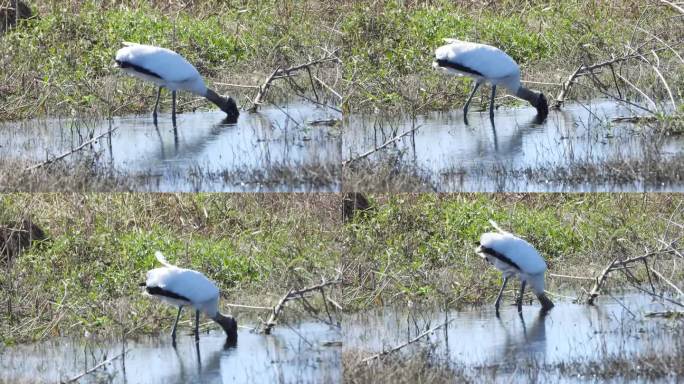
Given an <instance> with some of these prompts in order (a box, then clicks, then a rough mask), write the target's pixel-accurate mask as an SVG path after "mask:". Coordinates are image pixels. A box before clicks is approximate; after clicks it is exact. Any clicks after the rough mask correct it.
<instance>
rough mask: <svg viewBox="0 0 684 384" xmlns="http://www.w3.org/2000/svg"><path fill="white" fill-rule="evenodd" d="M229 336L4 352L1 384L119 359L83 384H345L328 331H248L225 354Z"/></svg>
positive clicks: (302, 327)
mask: <svg viewBox="0 0 684 384" xmlns="http://www.w3.org/2000/svg"><path fill="white" fill-rule="evenodd" d="M224 341H225V337H224V334H223V333H221V332H212V333H209V334H203V335H202V336H201V339H200V342H199V349H198V348H196V346H195V342H194V337H192V336H188V335H183V336H182V337H181V336H180V334H179V339H178V346H177V349H174V348H173V347H172V346H171V340H170V337H169V335H160V336H157V337H144V338H140V339H138V340H135V341H132V340H129V341H127V342H126V343H125V345H124V344H122V343H121V342H120V341H106V340H105V341H94V340H90V341H89V340H83V339H69V338H59V339H55V340H51V341H49V342H43V343H39V344H31V345H20V346H16V347H10V348H7V349H5V350H2V349H0V382H2V383H34V382H60V381H65V380H68V379H70V378H73V377H75V376H77V375H79V374H81V373H83V372H85V371H87V370H88V369H90V368H92V367H94V366H95V365H97V364H98V363H100V362H102V361H105V360H107V359H108V358H111V357H114V356H116V355H118V354H120V353H121V352H122V349H123V348H124V346H125V348H126V350H127V352H126V353H125V355H124V357H123V358H117V359H115V360H113V361H112V362H111V363H109V364H106V365H104V366H103V367H102V368H99V369H97V370H96V371H94V372H93V373H90V374H88V375H86V376H84V377H83V378H82V379H81V380H80V382H85V383H94V382H113V383H129V384H130V383H289V382H297V383H324V382H328V383H330V382H340V380H341V363H340V349H341V348H340V347H339V341H340V333H339V330H337V329H336V328H330V327H329V326H327V325H325V324H320V323H301V324H299V325H292V326H291V328H290V327H288V326H286V325H282V326H280V327H278V328H277V329H276V330H275V331H274V334H273V335H270V336H266V335H261V334H254V333H251V332H249V331H242V330H241V331H240V333H239V336H238V344H237V346H236V347H233V348H224Z"/></svg>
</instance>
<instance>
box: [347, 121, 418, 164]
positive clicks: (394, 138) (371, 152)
mask: <svg viewBox="0 0 684 384" xmlns="http://www.w3.org/2000/svg"><path fill="white" fill-rule="evenodd" d="M420 127H421V126H420V125H419V126H417V127H415V128H411V129H409V130H408V131H406V132H404V133H402V134H401V135H399V136H395V137H393V138H391V139H389V140H387V141H386V142H384V143H383V144H382V145H381V146H379V147H376V148H373V149H371V150H370V151H367V152H366V153H363V154H361V155H359V156H357V157H353V158H351V159H349V160H345V161H343V162H342V165H347V164H349V163H351V162H354V161H356V160H360V159H363V158H365V157H368V156H370V155H372V154H373V153H375V152H377V151H379V150H381V149H383V148H385V147H386V146H388V145H390V144H392V143H394V142H395V141H397V140H399V139H401V138H402V137H404V136H406V135H408V134H409V133H413V132H415V131H416V130H417V129H418V128H420Z"/></svg>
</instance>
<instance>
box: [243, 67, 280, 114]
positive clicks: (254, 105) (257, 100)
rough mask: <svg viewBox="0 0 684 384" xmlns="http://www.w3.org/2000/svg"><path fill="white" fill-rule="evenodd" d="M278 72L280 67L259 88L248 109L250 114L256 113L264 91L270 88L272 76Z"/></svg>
mask: <svg viewBox="0 0 684 384" xmlns="http://www.w3.org/2000/svg"><path fill="white" fill-rule="evenodd" d="M279 70H280V67H278V68H276V69H275V71H273V73H271V76H269V77H268V79H266V81H265V82H264V84H263V85H262V86H260V87H259V92H258V93H257V95H256V97H255V98H254V102H253V103H252V106H251V107H250V108H249V111H250V112H256V111H257V108H259V105H260V104H261V99H262V98H263V97H264V95H266V91H267V90H268V87H270V86H271V81H273V76H275V75H276V73H278V71H279Z"/></svg>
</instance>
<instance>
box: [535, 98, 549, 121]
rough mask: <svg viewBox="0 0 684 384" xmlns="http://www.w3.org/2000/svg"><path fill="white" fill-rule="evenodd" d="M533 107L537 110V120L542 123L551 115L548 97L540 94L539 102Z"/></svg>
mask: <svg viewBox="0 0 684 384" xmlns="http://www.w3.org/2000/svg"><path fill="white" fill-rule="evenodd" d="M533 105H534V108H536V109H537V118H536V119H535V120H536V121H538V122H540V123H541V122H542V121H544V120H545V119H546V116H548V115H549V103H548V102H547V101H546V96H544V94H543V93H541V92H540V93H539V96H538V97H537V101H536V102H535V103H534V104H533Z"/></svg>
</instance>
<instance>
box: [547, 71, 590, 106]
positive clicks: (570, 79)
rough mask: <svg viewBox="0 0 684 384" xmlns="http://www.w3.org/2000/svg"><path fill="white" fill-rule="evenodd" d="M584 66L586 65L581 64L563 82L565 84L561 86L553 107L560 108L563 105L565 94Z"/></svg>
mask: <svg viewBox="0 0 684 384" xmlns="http://www.w3.org/2000/svg"><path fill="white" fill-rule="evenodd" d="M583 67H584V65H580V66H579V67H577V69H576V70H575V72H573V73H572V75H570V77H568V79H567V80H566V81H565V82H564V83H563V85H562V86H561V90H560V93H558V96H556V103H555V104H554V106H553V107H552V108H553V109H560V107H561V105H563V103H564V102H565V95H566V94H567V93H568V91H569V90H570V86H571V85H572V82H573V81H575V78H576V77H577V75H578V74H579V73H580V71H581V70H582V68H583Z"/></svg>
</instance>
